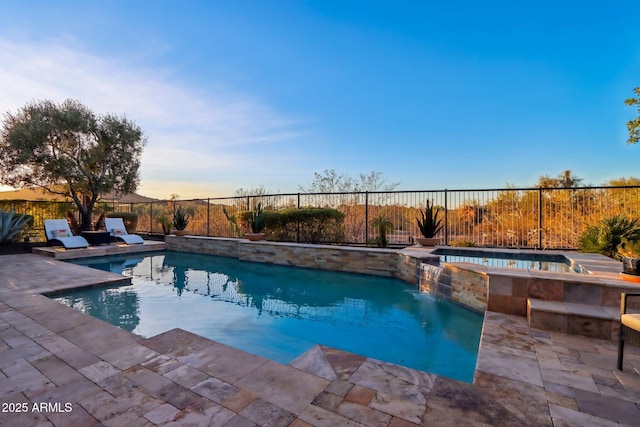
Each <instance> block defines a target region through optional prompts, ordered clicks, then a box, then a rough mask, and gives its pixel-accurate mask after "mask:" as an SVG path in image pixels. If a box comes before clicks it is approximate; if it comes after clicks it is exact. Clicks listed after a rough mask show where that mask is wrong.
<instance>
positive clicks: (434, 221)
mask: <svg viewBox="0 0 640 427" xmlns="http://www.w3.org/2000/svg"><path fill="white" fill-rule="evenodd" d="M439 213H440V209H439V208H435V207H434V206H433V205H431V204H430V203H429V200H427V206H426V207H425V208H424V211H420V216H421V217H422V219H420V218H416V221H417V222H418V228H419V229H420V234H422V237H416V241H417V242H418V243H419V244H421V245H422V246H435V245H439V244H440V239H439V238H436V237H435V235H436V234H438V232H439V231H440V230H441V229H442V218H439V217H438V216H439Z"/></svg>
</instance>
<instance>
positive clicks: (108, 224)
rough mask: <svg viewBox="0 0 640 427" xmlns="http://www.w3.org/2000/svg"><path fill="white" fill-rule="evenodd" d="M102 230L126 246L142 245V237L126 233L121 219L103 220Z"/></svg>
mask: <svg viewBox="0 0 640 427" xmlns="http://www.w3.org/2000/svg"><path fill="white" fill-rule="evenodd" d="M104 228H105V229H106V230H107V231H108V232H109V233H111V237H115V238H116V239H119V240H122V241H123V242H125V243H126V244H127V245H139V244H142V243H144V240H142V237H140V236H138V235H137V234H129V233H127V229H126V228H125V226H124V221H122V218H105V219H104Z"/></svg>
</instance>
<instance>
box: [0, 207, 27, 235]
mask: <svg viewBox="0 0 640 427" xmlns="http://www.w3.org/2000/svg"><path fill="white" fill-rule="evenodd" d="M32 221H33V217H32V216H31V215H27V214H17V213H16V211H15V210H14V209H11V210H10V211H5V210H0V243H9V242H17V241H19V240H20V239H21V238H22V237H24V236H26V234H27V233H28V232H29V231H30V230H31V229H30V227H28V224H29V223H30V222H32Z"/></svg>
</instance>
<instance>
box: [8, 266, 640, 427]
mask: <svg viewBox="0 0 640 427" xmlns="http://www.w3.org/2000/svg"><path fill="white" fill-rule="evenodd" d="M78 268H81V270H79V269H78ZM66 278H68V279H66ZM124 282H126V280H125V281H124ZM113 283H123V278H122V276H118V275H112V274H110V273H104V272H98V271H96V270H91V271H87V269H85V268H82V267H78V266H73V265H70V264H66V263H62V262H59V261H56V260H53V259H51V258H45V257H41V256H38V255H33V254H25V255H6V256H1V257H0V403H1V404H6V406H4V407H5V408H6V409H7V410H6V411H3V412H0V424H2V425H3V426H4V425H9V426H11V425H19V426H26V425H29V426H31V425H47V426H51V425H53V426H68V425H74V426H85V425H86V426H93V425H99V424H102V425H106V426H108V425H128V426H134V425H146V426H154V425H159V426H173V425H175V426H181V425H219V426H256V425H259V426H281V425H282V426H286V425H291V426H294V427H296V426H297V427H305V426H336V425H340V426H342V425H345V426H366V425H370V426H385V425H388V426H391V427H403V426H420V425H422V426H427V425H442V426H456V427H461V426H475V425H491V426H584V425H589V426H600V425H601V426H618V427H620V426H622V427H624V426H634V425H640V407H639V406H638V405H639V402H640V374H639V373H638V369H640V350H639V349H637V348H634V347H631V346H629V348H628V350H627V352H626V354H625V366H624V367H625V370H624V371H622V372H620V371H618V370H617V369H616V367H615V365H616V354H617V348H616V343H614V342H609V341H604V340H600V339H594V338H588V337H583V336H573V335H567V334H562V333H554V332H547V331H542V330H538V329H535V328H530V327H529V326H528V325H527V323H526V319H525V318H522V317H518V316H512V315H506V314H499V313H493V312H487V313H486V314H485V324H484V329H483V337H482V341H481V347H480V350H479V355H478V365H477V370H476V375H475V379H474V383H473V384H469V383H462V382H459V381H455V380H452V379H448V378H444V377H440V376H437V375H434V374H430V373H426V372H421V371H416V370H413V369H409V368H406V367H403V366H398V365H393V364H389V363H386V362H382V361H378V360H373V359H370V358H366V357H363V356H359V355H354V354H350V353H346V352H343V351H340V350H336V349H332V348H328V347H324V346H317V347H314V348H313V349H311V350H310V351H308V352H307V353H305V354H304V355H301V356H300V357H299V358H298V359H296V360H295V361H294V362H292V363H291V364H290V365H282V364H279V363H276V362H273V361H270V360H267V359H264V358H262V357H259V356H255V355H251V354H248V353H245V352H242V351H240V350H237V349H234V348H231V347H228V346H226V345H224V344H220V343H217V342H214V341H211V340H208V339H206V338H203V337H200V336H198V335H195V334H192V333H190V332H186V331H182V330H180V329H174V330H171V331H167V332H165V333H163V334H160V335H157V336H155V337H150V338H148V339H145V338H143V337H140V336H136V335H134V334H131V333H129V332H126V331H123V330H121V329H118V328H116V327H115V326H112V325H110V324H107V323H105V322H102V321H100V320H97V319H93V318H91V317H90V316H87V315H85V314H83V313H80V312H77V311H75V310H73V309H71V308H68V307H66V306H63V305H61V304H58V303H56V302H54V301H52V300H50V299H49V298H47V297H45V296H43V295H40V293H41V292H50V291H56V290H60V289H68V288H72V287H80V286H90V285H96V284H113ZM9 404H13V405H12V406H9ZM34 404H35V406H34ZM67 404H68V405H69V407H67V406H66V405H67ZM25 405H26V406H25ZM9 408H11V409H12V410H9ZM21 408H24V409H25V411H26V412H25V411H23V412H19V411H18V410H19V409H21Z"/></svg>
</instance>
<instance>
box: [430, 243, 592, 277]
mask: <svg viewBox="0 0 640 427" xmlns="http://www.w3.org/2000/svg"><path fill="white" fill-rule="evenodd" d="M432 254H434V255H439V256H440V261H441V262H468V263H471V264H479V265H485V266H487V267H498V268H520V269H526V270H542V271H556V272H561V273H582V271H581V270H580V269H579V268H574V267H572V266H571V265H570V264H569V261H568V260H567V259H566V258H565V257H564V256H562V255H556V254H543V253H540V254H537V253H536V254H532V253H518V252H514V253H506V252H491V251H487V250H484V249H459V248H439V249H436V250H435V251H433V252H432Z"/></svg>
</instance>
